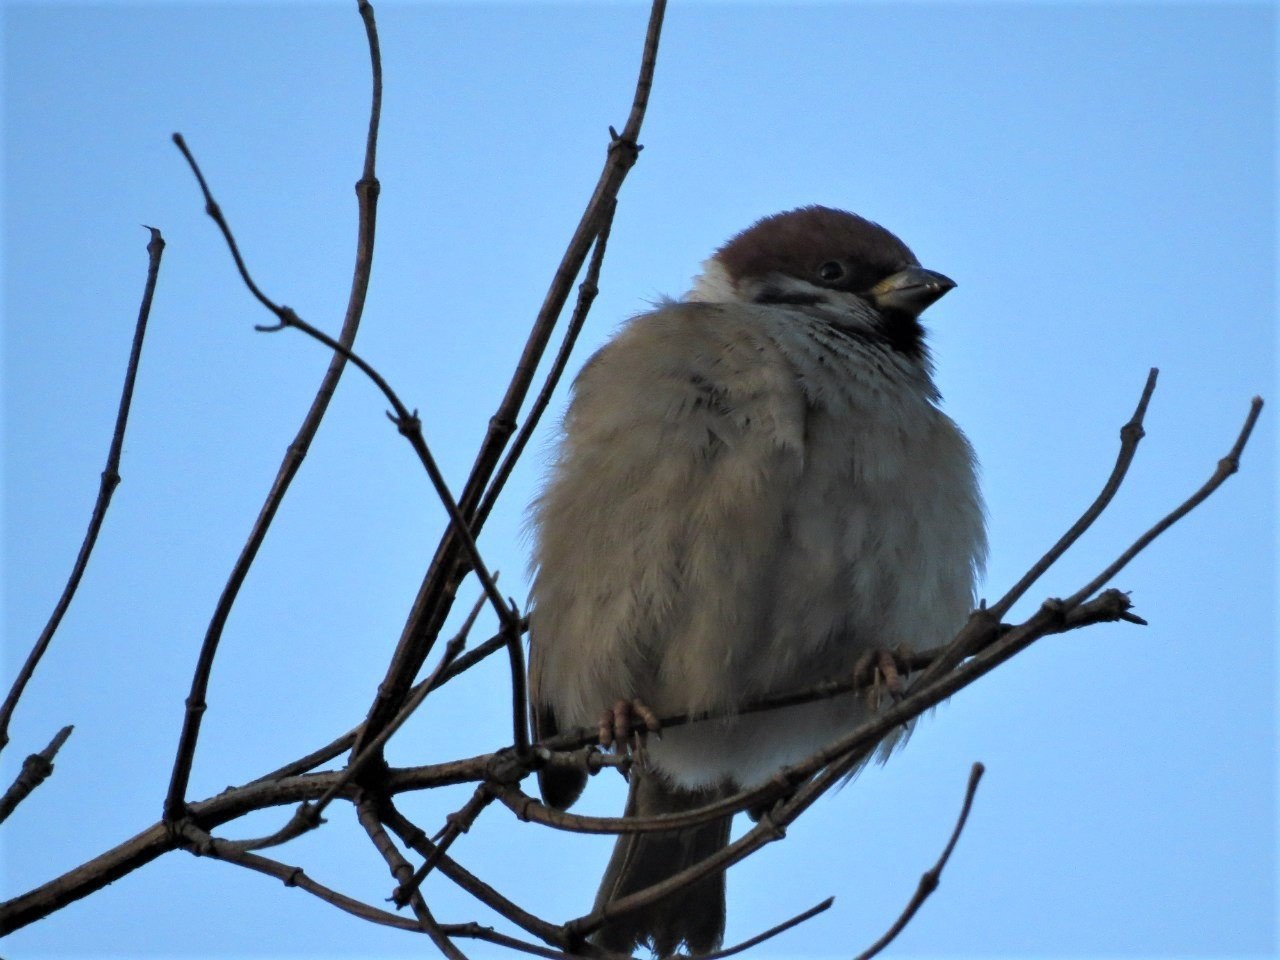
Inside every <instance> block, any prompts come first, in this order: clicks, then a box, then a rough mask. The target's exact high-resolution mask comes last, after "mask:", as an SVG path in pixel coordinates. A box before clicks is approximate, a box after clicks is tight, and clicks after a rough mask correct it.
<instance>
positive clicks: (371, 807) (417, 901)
mask: <svg viewBox="0 0 1280 960" xmlns="http://www.w3.org/2000/svg"><path fill="white" fill-rule="evenodd" d="M378 806H379V805H378V804H377V803H376V802H375V801H374V800H373V799H372V798H370V797H369V796H368V795H367V794H362V795H361V796H360V798H359V799H358V800H357V801H356V811H357V814H358V816H359V819H360V825H361V826H362V827H364V828H365V832H367V833H368V834H369V839H370V840H372V841H373V845H374V847H375V848H376V849H377V851H378V852H379V853H380V854H382V858H383V859H384V860H386V861H387V868H388V869H389V870H390V871H391V876H392V877H394V878H395V879H396V881H397V882H398V883H401V884H403V883H404V881H405V879H406V878H407V877H408V876H410V875H411V874H412V873H413V867H411V866H410V865H409V861H408V860H406V859H405V858H404V855H403V854H402V853H401V852H400V850H399V848H397V847H396V845H395V844H394V843H393V842H392V840H391V838H390V837H389V836H387V831H386V829H385V828H384V827H383V826H382V818H381V817H380V816H379V812H378ZM409 905H410V906H411V907H412V908H413V914H414V916H416V917H417V918H418V924H419V926H420V927H421V929H422V932H423V933H425V934H426V935H427V936H429V937H430V938H431V942H432V943H434V944H435V945H436V948H437V949H438V950H439V951H440V952H441V953H442V954H444V955H445V956H446V957H448V958H449V960H466V955H465V954H464V953H463V952H462V951H461V950H459V949H458V948H457V946H455V945H454V943H453V941H452V940H451V939H450V938H449V937H448V936H446V935H445V933H444V932H443V931H442V930H441V929H440V924H439V923H438V922H437V921H436V918H435V917H434V916H433V915H432V913H431V910H430V908H428V907H427V902H426V901H425V900H424V899H422V895H421V894H419V893H418V892H416V891H415V892H414V893H413V894H412V895H411V896H410V897H409Z"/></svg>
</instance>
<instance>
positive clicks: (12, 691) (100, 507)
mask: <svg viewBox="0 0 1280 960" xmlns="http://www.w3.org/2000/svg"><path fill="white" fill-rule="evenodd" d="M146 229H147V230H148V231H150V233H151V240H150V241H149V242H148V243H147V258H148V261H147V280H146V283H145V284H144V285H143V288H142V303H141V304H140V305H139V307H138V320H137V323H136V324H135V325H134V328H133V346H132V347H131V348H130V349H129V363H128V365H127V366H126V367H125V372H124V387H123V389H122V390H121V391H120V405H119V406H118V407H117V408H116V425H115V429H114V430H113V431H112V434H111V446H110V448H109V449H108V451H107V465H106V466H105V467H104V468H103V470H102V477H101V479H100V480H99V483H98V498H97V500H96V501H95V502H94V504H93V513H92V514H91V515H90V517H89V529H88V530H87V531H86V532H85V535H84V540H83V541H81V543H80V552H79V553H78V554H76V561H75V563H74V564H72V567H71V575H70V576H69V577H67V583H66V586H64V587H63V588H62V595H61V596H60V597H59V598H58V602H57V603H56V604H55V605H54V607H53V613H51V614H50V615H49V621H48V622H47V623H46V624H45V625H44V629H43V630H41V631H40V636H39V637H38V638H36V642H35V646H33V647H32V648H31V652H30V653H29V654H27V659H26V661H25V662H24V663H23V664H22V669H20V670H19V671H18V676H17V677H16V678H15V679H14V681H13V686H12V687H10V688H9V693H8V695H7V696H6V697H5V699H4V703H3V704H0V750H3V749H4V748H5V747H6V746H8V744H9V721H10V719H11V718H12V717H13V711H14V710H15V709H16V708H17V706H18V701H19V700H20V699H22V694H23V691H24V690H26V688H27V683H28V682H29V681H30V680H31V676H32V674H34V673H35V671H36V667H37V666H38V665H39V663H40V659H41V658H42V657H43V656H44V653H45V651H46V650H48V649H49V644H50V643H52V642H53V635H54V634H55V633H56V632H57V630H58V625H59V624H61V623H62V618H63V616H64V615H65V614H66V612H67V609H68V608H69V607H70V606H71V600H72V598H73V597H74V596H75V595H76V590H77V588H79V586H80V580H81V578H82V577H83V576H84V571H85V568H87V567H88V566H89V557H90V556H91V555H92V554H93V547H94V544H96V543H97V542H98V533H99V532H100V531H101V530H102V523H103V521H104V520H105V519H106V517H107V508H108V507H109V506H110V505H111V495H112V494H113V493H115V489H116V487H117V486H119V484H120V453H121V451H122V450H123V448H124V432H125V428H126V427H127V426H128V423H129V408H130V407H131V406H132V404H133V385H134V382H135V381H136V380H137V378H138V363H139V361H140V360H141V359H142V341H143V338H144V337H145V336H146V332H147V319H148V318H149V317H150V316H151V301H152V298H153V297H154V296H155V292H156V281H157V280H158V279H159V277H160V259H161V257H163V256H164V237H162V236H161V235H160V231H159V230H157V229H156V228H155V227H147V228H146Z"/></svg>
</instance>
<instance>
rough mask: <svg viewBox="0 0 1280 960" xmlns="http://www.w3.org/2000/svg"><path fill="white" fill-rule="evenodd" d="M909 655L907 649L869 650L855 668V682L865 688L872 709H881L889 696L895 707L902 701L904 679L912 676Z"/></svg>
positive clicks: (904, 687) (904, 685)
mask: <svg viewBox="0 0 1280 960" xmlns="http://www.w3.org/2000/svg"><path fill="white" fill-rule="evenodd" d="M909 652H910V651H908V650H907V649H906V648H905V647H898V648H897V649H896V650H888V649H882V650H868V651H867V652H866V653H864V654H863V655H862V656H860V657H859V658H858V661H857V663H855V664H854V666H853V682H854V683H856V684H857V685H858V687H859V688H865V690H866V694H867V700H868V702H869V703H870V704H871V706H872V708H873V709H876V710H878V709H880V704H881V702H882V701H883V699H884V697H885V696H886V695H887V696H888V697H889V699H890V700H892V701H893V702H894V703H897V702H898V701H899V700H901V699H902V697H903V694H904V691H905V689H906V683H905V681H904V680H903V677H905V676H907V675H908V674H910V673H911V662H910V660H909V659H908V654H909Z"/></svg>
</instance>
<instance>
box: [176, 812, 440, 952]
mask: <svg viewBox="0 0 1280 960" xmlns="http://www.w3.org/2000/svg"><path fill="white" fill-rule="evenodd" d="M181 832H182V835H183V836H184V837H185V838H186V839H187V840H188V841H189V843H188V847H187V849H189V850H190V851H191V852H192V853H194V854H195V855H196V856H198V857H209V858H211V859H214V860H221V861H223V862H224V863H230V864H233V865H234V866H237V867H244V868H246V869H248V870H254V871H256V872H258V873H261V874H265V875H266V876H268V877H275V878H276V879H277V880H279V881H280V882H281V883H283V884H284V885H285V886H286V887H297V888H298V889H299V890H304V891H306V892H307V893H309V894H311V895H312V896H315V897H318V898H319V899H321V900H323V901H324V902H325V903H328V904H331V905H333V906H335V907H337V908H338V909H339V910H343V911H345V912H346V913H349V914H351V915H352V916H355V917H359V918H360V919H361V920H368V921H369V922H371V923H378V924H381V925H383V926H386V927H395V928H396V929H398V930H409V931H412V932H413V933H422V932H423V930H422V928H421V927H419V926H418V924H417V923H415V922H414V921H413V920H410V919H409V918H408V917H401V916H398V915H397V914H394V913H391V912H390V911H388V910H382V909H379V908H378V907H375V906H373V905H372V904H368V903H365V902H363V901H362V900H356V899H355V898H354V897H348V896H347V895H346V894H343V893H339V892H338V891H336V890H334V889H332V888H330V887H326V886H325V885H324V884H322V883H318V882H317V881H315V880H313V879H311V877H309V876H307V874H306V871H304V870H303V869H302V868H301V867H294V866H290V865H289V864H287V863H281V862H280V861H279V860H271V859H268V858H267V857H264V856H261V855H259V854H256V853H248V852H246V851H242V850H235V849H228V848H227V847H226V846H225V845H224V844H223V843H222V841H220V840H218V839H217V838H216V837H213V836H211V835H210V834H208V833H207V832H205V831H204V830H201V829H200V828H199V827H197V826H196V825H195V824H193V823H190V822H187V823H184V824H183V826H182V831H181Z"/></svg>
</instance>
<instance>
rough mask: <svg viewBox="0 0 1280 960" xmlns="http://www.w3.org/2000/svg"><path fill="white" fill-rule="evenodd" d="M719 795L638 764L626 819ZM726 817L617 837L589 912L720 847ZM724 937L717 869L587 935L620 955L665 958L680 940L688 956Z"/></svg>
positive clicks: (677, 808)
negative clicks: (646, 951)
mask: <svg viewBox="0 0 1280 960" xmlns="http://www.w3.org/2000/svg"><path fill="white" fill-rule="evenodd" d="M722 795H723V793H722V791H719V790H702V791H690V790H680V789H678V788H675V787H672V786H671V785H670V784H668V783H667V782H666V781H665V780H663V779H662V778H661V777H660V776H659V775H657V774H655V773H652V772H649V771H642V770H641V769H640V768H639V764H637V765H636V766H634V767H632V770H631V787H630V790H629V792H628V794H627V812H626V816H628V817H654V816H658V815H660V814H664V813H684V812H686V811H689V810H693V809H695V808H697V807H701V806H706V804H708V803H710V802H711V801H712V800H714V799H716V798H717V797H720V796H722ZM732 820H733V817H732V816H725V817H718V818H716V819H715V820H712V821H710V822H709V823H702V824H699V825H698V826H695V827H686V828H685V829H683V830H673V831H670V832H666V833H630V834H628V833H624V834H620V835H619V836H618V842H617V843H616V844H615V845H614V848H613V856H612V857H611V858H610V859H609V866H608V867H607V868H606V869H605V872H604V879H603V880H602V881H601V882H600V891H599V893H597V894H596V904H595V906H596V909H597V910H598V909H600V907H602V906H604V905H605V904H606V903H608V902H610V901H612V900H618V899H620V898H622V897H625V896H626V895H627V894H630V893H635V892H636V891H638V890H643V889H644V888H645V887H650V886H653V885H654V884H655V883H661V882H662V881H663V880H666V879H667V878H668V877H671V876H673V875H674V874H676V873H678V872H679V871H681V870H684V869H685V868H686V867H691V866H693V865H694V864H697V863H699V862H701V861H702V860H705V859H706V858H707V857H709V856H711V854H713V853H715V852H716V851H717V850H721V849H723V848H724V847H725V846H726V845H727V844H728V843H729V825H730V823H731V822H732ZM723 936H724V873H723V871H722V872H718V873H716V874H714V875H712V876H709V877H705V878H704V879H702V880H699V881H698V882H697V883H696V884H694V885H693V886H691V887H685V888H684V889H682V890H680V891H679V892H677V893H675V894H672V895H670V896H667V897H664V898H663V899H661V900H658V901H657V902H655V903H652V904H650V905H649V906H647V907H642V908H640V909H639V910H636V911H634V912H632V913H629V914H626V915H625V916H621V917H618V918H617V919H616V920H611V921H610V922H609V923H607V924H606V925H605V926H603V927H601V928H600V930H598V931H597V932H596V933H595V935H594V936H592V938H591V940H592V942H593V943H595V944H596V945H597V946H600V947H604V948H605V949H608V950H615V951H618V952H621V953H634V952H635V949H636V947H638V946H644V945H647V946H648V947H650V948H651V949H652V950H653V952H654V953H655V954H656V955H657V956H660V957H664V956H668V955H670V954H673V953H675V952H676V950H678V949H679V947H680V945H681V944H682V943H683V944H684V945H685V947H686V949H687V950H688V952H689V953H691V954H694V955H697V954H703V953H710V952H711V951H713V950H715V949H717V948H718V947H719V946H720V941H721V939H722V938H723Z"/></svg>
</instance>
